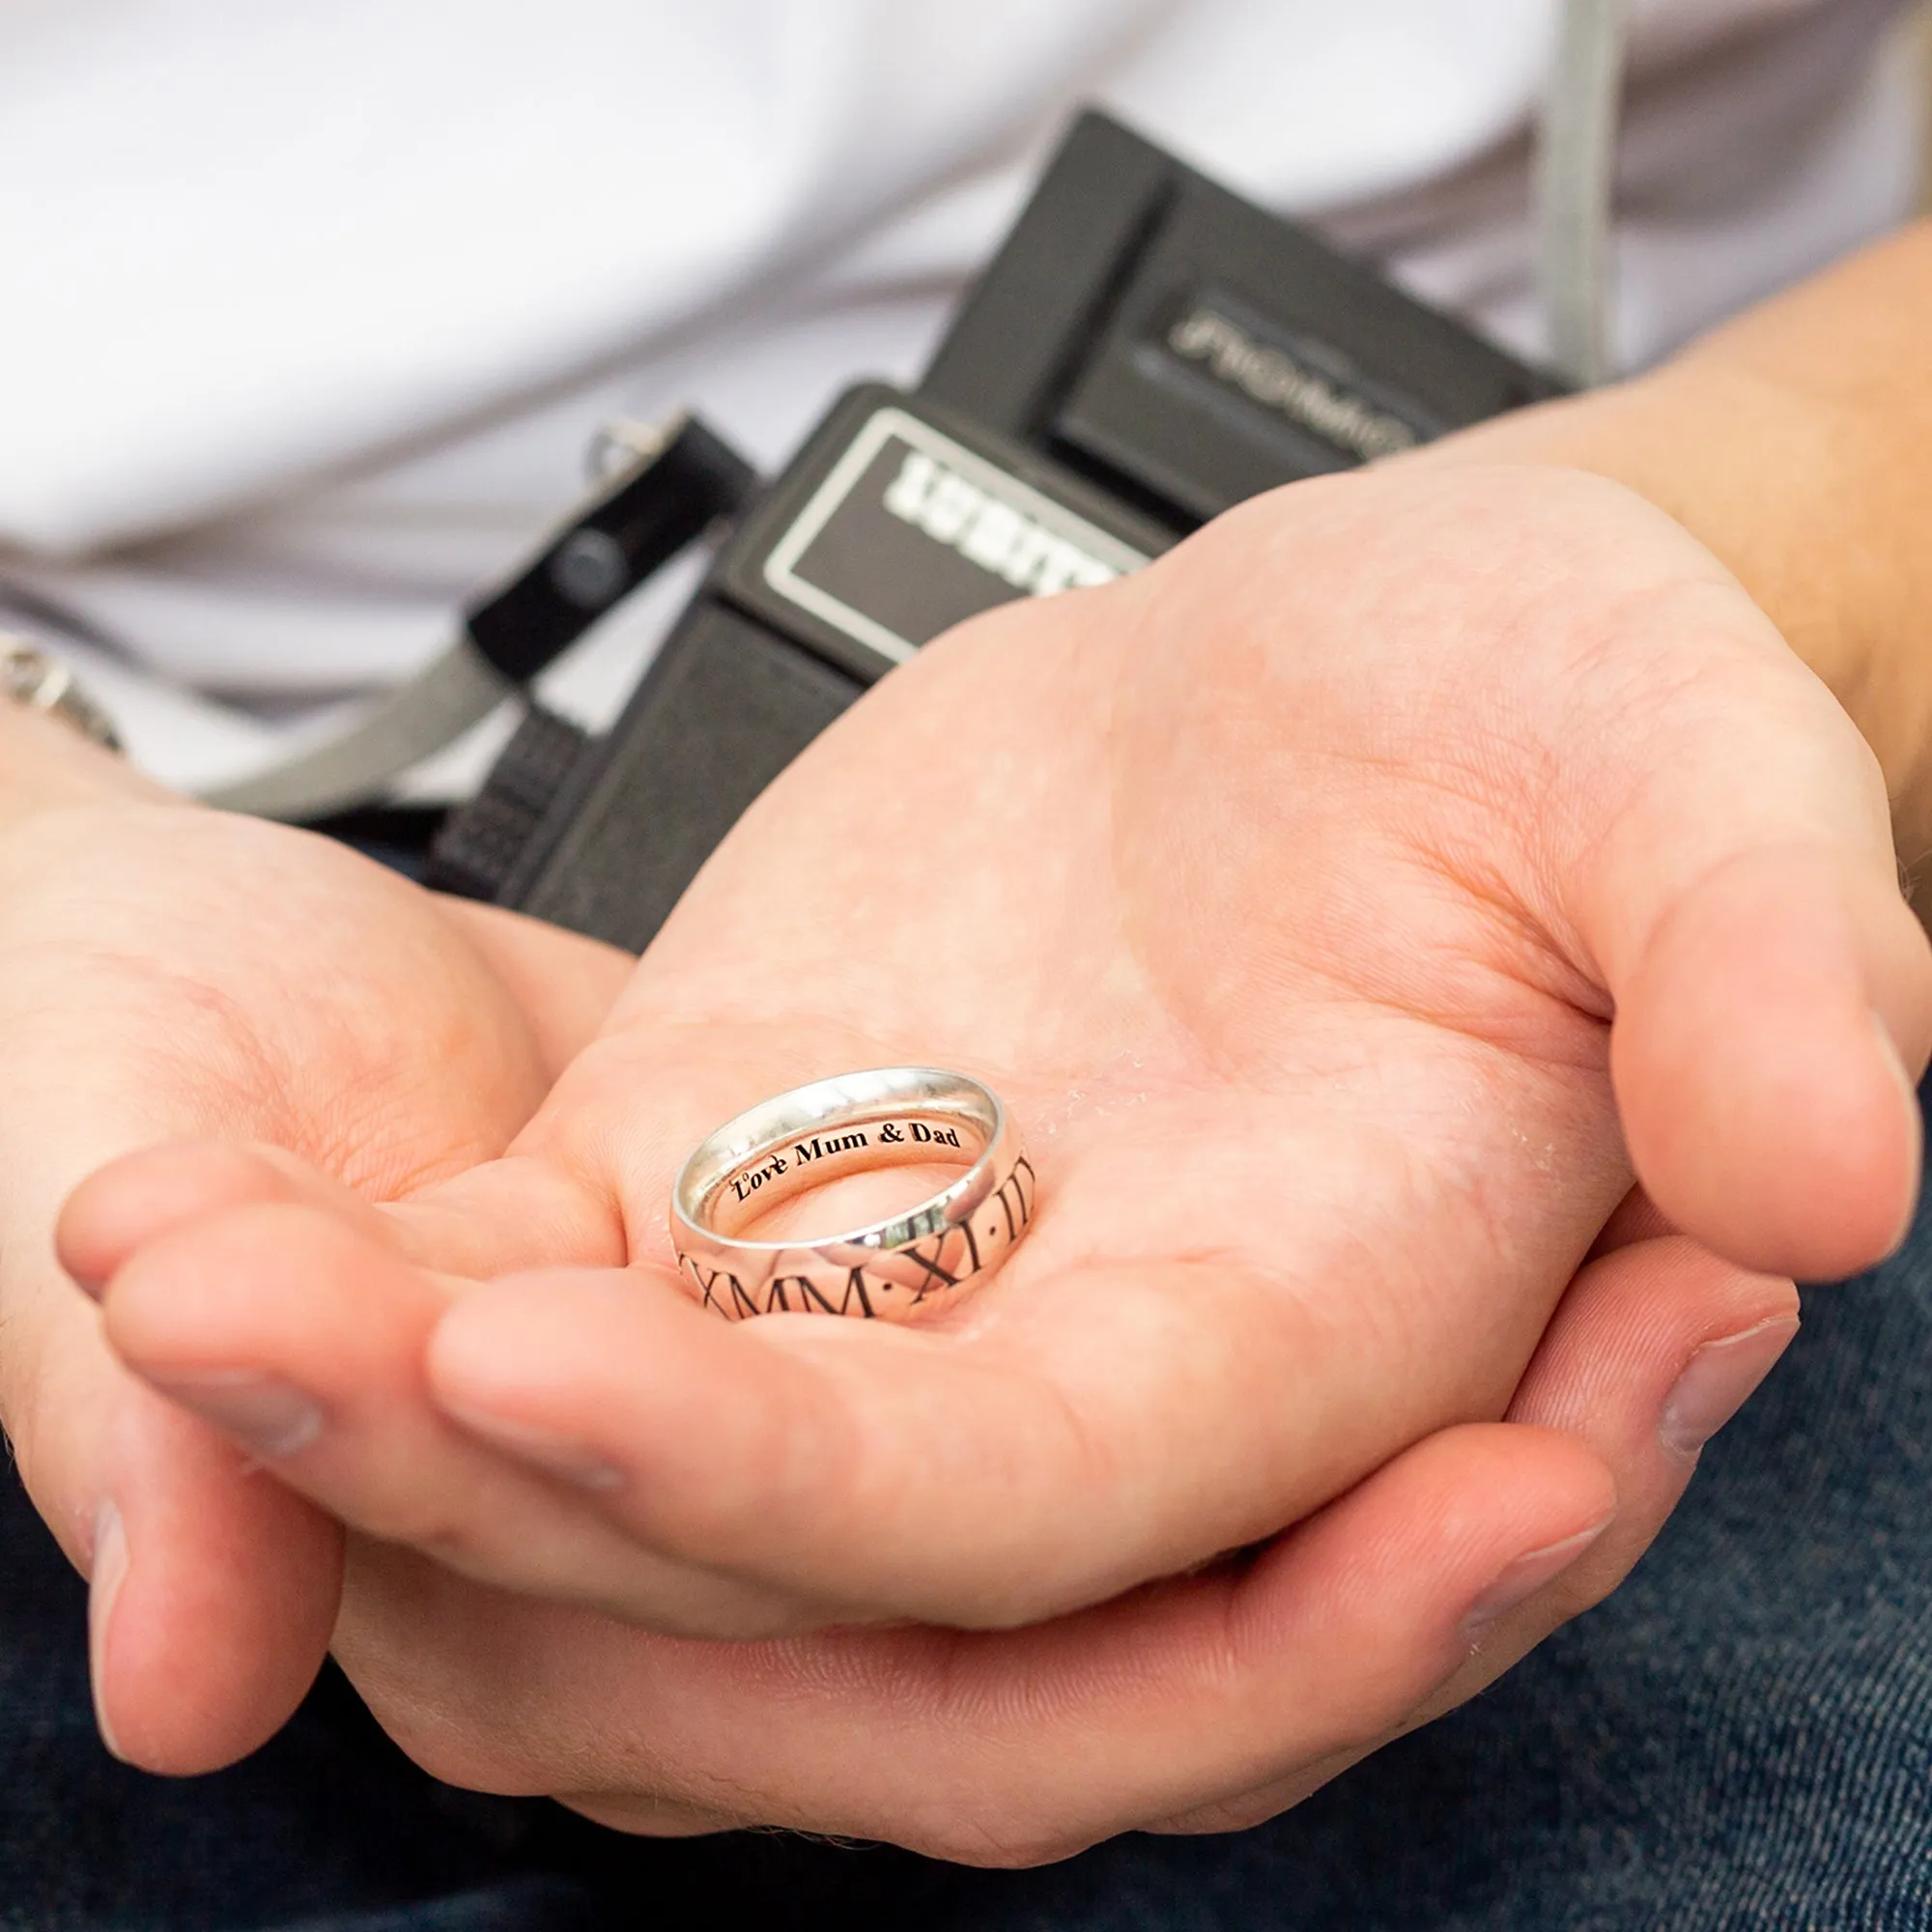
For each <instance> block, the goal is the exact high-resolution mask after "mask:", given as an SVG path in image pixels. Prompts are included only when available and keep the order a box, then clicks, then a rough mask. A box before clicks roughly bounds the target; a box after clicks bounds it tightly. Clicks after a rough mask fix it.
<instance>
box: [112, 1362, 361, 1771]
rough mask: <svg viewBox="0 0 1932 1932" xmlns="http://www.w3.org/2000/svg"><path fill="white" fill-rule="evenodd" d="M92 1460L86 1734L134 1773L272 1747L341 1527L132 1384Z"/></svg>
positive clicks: (331, 1581) (314, 1628) (191, 1767)
mask: <svg viewBox="0 0 1932 1932" xmlns="http://www.w3.org/2000/svg"><path fill="white" fill-rule="evenodd" d="M108 1454H109V1459H110V1460H109V1467H108V1472H107V1482H106V1493H107V1495H108V1496H109V1497H111V1498H112V1500H111V1501H109V1502H107V1503H106V1504H105V1505H104V1506H103V1507H102V1509H101V1510H100V1512H99V1515H98V1517H97V1519H96V1521H95V1524H94V1530H93V1548H92V1550H91V1553H90V1564H89V1568H90V1571H91V1575H92V1577H93V1589H92V1592H91V1595H90V1601H89V1612H88V1635H89V1657H90V1665H91V1673H92V1678H93V1684H94V1702H95V1711H96V1715H97V1718H98V1719H99V1726H100V1731H101V1736H102V1738H103V1739H104V1741H105V1742H106V1744H107V1745H108V1747H109V1748H110V1749H111V1750H113V1751H114V1752H115V1753H116V1754H117V1755H118V1756H120V1757H122V1758H125V1759H127V1760H128V1762H130V1763H133V1764H137V1765H139V1766H141V1767H142V1768H143V1769H145V1770H148V1771H155V1772H162V1773H167V1774H174V1775H187V1774H191V1773H197V1772H205V1771H211V1770H214V1769H217V1768H218V1767H219V1766H221V1765H223V1764H225V1763H229V1762H231V1761H233V1760H234V1759H236V1758H239V1757H242V1756H244V1755H246V1754H247V1753H248V1752H249V1751H251V1750H253V1749H255V1747H257V1746H259V1745H261V1744H264V1743H266V1742H267V1741H268V1739H269V1738H270V1737H272V1736H273V1735H274V1733H275V1732H276V1731H278V1730H279V1729H280V1728H281V1726H282V1724H283V1722H284V1721H285V1720H286V1719H288V1718H289V1716H290V1715H291V1714H292V1713H293V1712H294V1710H295V1708H296V1706H297V1705H298V1704H299V1703H300V1702H301V1700H302V1697H303V1696H304V1695H305V1694H306V1693H307V1690H308V1689H309V1686H310V1685H311V1684H312V1683H313V1682H314V1681H315V1675H316V1672H317V1671H318V1670H319V1669H320V1668H321V1665H322V1661H323V1658H324V1656H325V1655H326V1654H327V1649H328V1639H329V1634H330V1633H331V1631H332V1630H333V1629H334V1626H335V1614H336V1609H337V1606H338V1604H339V1601H340V1593H341V1574H342V1529H341V1525H340V1524H338V1523H336V1522H335V1521H333V1520H331V1519H330V1518H329V1517H327V1516H326V1515H325V1514H324V1513H323V1512H322V1511H320V1510H318V1509H316V1508H315V1507H314V1506H313V1505H312V1504H310V1503H308V1502H306V1501H304V1500H303V1499H302V1498H301V1497H300V1496H298V1495H295V1494H293V1493H292V1492H290V1491H288V1490H286V1489H285V1488H283V1486H282V1485H281V1484H280V1483H278V1482H276V1480H275V1479H274V1477H273V1476H272V1475H270V1473H268V1472H267V1471H266V1470H265V1469H263V1468H262V1466H261V1465H260V1463H257V1462H255V1461H254V1460H253V1459H251V1458H249V1457H247V1456H246V1455H244V1454H242V1453H241V1452H239V1451H237V1450H236V1449H235V1448H234V1447H232V1446H231V1445H230V1444H229V1443H227V1442H225V1441H223V1440H222V1439H221V1437H220V1436H219V1435H216V1434H215V1433H214V1432H213V1430H211V1429H209V1428H207V1427H205V1426H204V1425H203V1424H201V1423H199V1422H197V1421H196V1420H195V1419H194V1418H193V1417H191V1416H187V1415H184V1414H182V1413H181V1412H180V1411H179V1410H178V1409H176V1408H174V1407H173V1406H171V1405H169V1404H166V1403H164V1402H162V1401H160V1400H159V1399H158V1398H157V1397H156V1396H154V1395H152V1394H150V1393H149V1392H148V1391H147V1390H144V1389H140V1388H138V1387H134V1388H130V1389H129V1390H128V1392H127V1396H126V1398H125V1399H124V1400H122V1401H121V1402H119V1403H118V1404H117V1405H116V1407H115V1412H114V1415H113V1419H112V1424H111V1434H110V1435H109V1451H108Z"/></svg>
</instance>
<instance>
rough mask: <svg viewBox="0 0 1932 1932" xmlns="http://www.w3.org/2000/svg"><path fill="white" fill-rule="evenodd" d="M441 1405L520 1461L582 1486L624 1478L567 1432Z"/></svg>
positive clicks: (607, 1486) (601, 1487) (600, 1486)
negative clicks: (565, 1433) (555, 1432)
mask: <svg viewBox="0 0 1932 1932" xmlns="http://www.w3.org/2000/svg"><path fill="white" fill-rule="evenodd" d="M440 1407H441V1409H442V1412H443V1413H444V1414H445V1415H447V1416H448V1417H449V1419H450V1420H451V1421H452V1422H454V1423H455V1424H456V1425H457V1426H458V1427H459V1428H462V1429H467V1430H469V1433H470V1435H480V1436H482V1437H483V1439H484V1440H485V1441H486V1442H492V1443H495V1444H496V1446H497V1448H498V1449H502V1450H506V1451H507V1452H508V1453H509V1454H510V1455H512V1456H514V1457H516V1459H517V1460H518V1461H519V1462H520V1463H535V1464H536V1465H537V1467H538V1468H540V1469H542V1470H544V1471H546V1472H547V1473H548V1474H550V1475H553V1476H561V1477H562V1478H563V1480H564V1481H565V1482H566V1483H575V1484H576V1485H577V1487H578V1488H579V1489H581V1490H597V1491H605V1490H614V1489H615V1488H616V1487H617V1486H618V1484H620V1483H621V1482H622V1481H623V1480H624V1478H623V1476H622V1475H621V1473H620V1472H619V1471H617V1470H616V1469H613V1468H612V1467H611V1464H610V1463H607V1462H605V1461H604V1459H603V1458H602V1457H601V1456H599V1455H598V1454H597V1452H596V1451H595V1450H594V1449H591V1448H589V1447H587V1446H586V1445H585V1444H583V1443H582V1442H576V1441H573V1440H572V1439H571V1438H570V1437H569V1436H567V1435H556V1434H554V1432H553V1431H551V1430H548V1429H535V1428H532V1427H531V1426H530V1424H528V1423H527V1422H507V1421H505V1420H504V1419H503V1417H502V1416H500V1415H491V1414H488V1413H486V1412H485V1411H483V1410H481V1409H474V1408H463V1407H458V1406H454V1405H452V1404H449V1403H442V1404H440Z"/></svg>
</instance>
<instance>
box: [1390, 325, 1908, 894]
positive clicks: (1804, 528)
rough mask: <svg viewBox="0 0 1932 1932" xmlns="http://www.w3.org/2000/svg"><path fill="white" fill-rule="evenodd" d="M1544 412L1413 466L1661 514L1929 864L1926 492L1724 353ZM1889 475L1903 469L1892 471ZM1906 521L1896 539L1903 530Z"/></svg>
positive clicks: (1849, 416) (1690, 359)
mask: <svg viewBox="0 0 1932 1932" xmlns="http://www.w3.org/2000/svg"><path fill="white" fill-rule="evenodd" d="M1727 347H1728V345H1726V343H1725V341H1724V338H1722V337H1721V336H1720V337H1719V338H1717V340H1716V341H1715V342H1714V343H1712V344H1710V345H1706V346H1704V347H1700V348H1699V349H1697V350H1693V351H1692V352H1690V353H1689V354H1687V355H1685V356H1684V357H1683V358H1681V359H1680V360H1678V361H1676V362H1672V363H1669V364H1666V365H1665V366H1664V367H1662V368H1661V369H1659V370H1657V371H1655V372H1653V373H1651V374H1649V375H1646V376H1643V377H1640V378H1638V379H1635V380H1634V381H1632V382H1629V383H1625V384H1619V385H1617V386H1615V387H1612V388H1607V389H1603V390H1599V391H1596V392H1594V393H1592V394H1590V395H1586V396H1578V397H1574V398H1570V399H1566V400H1564V401H1562V402H1558V403H1553V404H1547V405H1544V406H1542V407H1540V408H1537V409H1533V410H1525V411H1522V412H1520V413H1519V414H1517V415H1514V416H1510V417H1505V418H1503V419H1501V420H1499V421H1497V422H1494V423H1492V424H1485V425H1482V426H1480V427H1479V428H1477V429H1475V430H1471V431H1467V432H1464V433H1463V434H1462V435H1459V436H1456V437H1451V438H1448V439H1445V440H1443V441H1442V442H1440V443H1438V444H1435V445H1432V447H1431V449H1430V450H1428V451H1427V452H1421V453H1419V460H1431V461H1437V462H1441V463H1444V464H1451V463H1465V462H1485V463H1495V462H1504V463H1531V464H1548V465H1550V466H1552V467H1556V468H1562V469H1582V470H1587V471H1589V472H1591V473H1593V474H1596V475H1601V476H1605V477H1608V478H1609V479H1611V480H1612V481H1614V482H1619V483H1622V484H1624V485H1625V486H1626V487H1628V488H1630V489H1632V490H1634V491H1635V492H1636V493H1637V494H1638V495H1639V496H1642V497H1646V498H1647V499H1648V500H1649V501H1651V502H1653V503H1655V504H1656V505H1657V506H1658V507H1659V508H1660V509H1662V510H1663V511H1665V512H1666V513H1667V514H1668V515H1670V516H1671V517H1673V518H1674V519H1675V520H1676V521H1677V522H1678V523H1680V524H1682V525H1683V526H1684V527H1685V528H1686V529H1688V530H1689V531H1690V534H1691V535H1692V536H1694V537H1696V538H1697V539H1698V540H1699V541H1700V542H1701V543H1702V544H1703V545H1704V546H1705V548H1706V549H1708V550H1709V551H1711V552H1712V553H1713V554H1715V555H1716V556H1717V557H1718V558H1719V561H1720V562H1722V563H1723V564H1724V565H1725V566H1726V568H1728V569H1729V570H1730V571H1731V573H1732V574H1733V575H1734V576H1735V577H1736V578H1737V579H1738V580H1739V582H1741V583H1743V585H1744V587H1745V588H1746V590H1747V591H1748V592H1749V593H1750V595H1751V597H1752V599H1753V601H1754V602H1755V603H1756V604H1757V605H1758V607H1759V608H1760V609H1761V610H1763V611H1765V612H1766V614H1767V615H1768V616H1770V618H1771V619H1772V621H1773V622H1774V623H1775V624H1776V626H1777V628H1778V630H1779V632H1780V633H1781V634H1782V636H1783V637H1784V639H1785V640H1786V641H1787V642H1788V643H1789V644H1790V646H1791V648H1792V650H1793V651H1794V652H1795V653H1796V655H1797V656H1798V657H1800V658H1801V659H1803V660H1804V663H1805V664H1807V665H1808V666H1809V667H1810V668H1812V669H1813V670H1814V671H1815V672H1817V674H1818V676H1819V677H1820V678H1821V679H1822V680H1823V681H1824V683H1825V684H1826V685H1828V686H1829V687H1830V689H1831V691H1832V693H1833V696H1835V697H1836V698H1837V699H1838V701H1839V703H1840V704H1841V705H1843V706H1844V708H1845V710H1846V712H1847V713H1848V714H1849V715H1850V717H1851V719H1852V721H1853V723H1854V724H1856V725H1858V727H1859V729H1860V731H1861V733H1862V734H1863V736H1864V738H1865V740H1866V742H1867V743H1868V744H1869V745H1870V746H1871V748H1872V751H1873V753H1875V754H1876V756H1877V758H1878V760H1879V763H1880V766H1881V768H1882V769H1883V771H1884V773H1885V778H1886V784H1887V788H1888V791H1889V795H1890V797H1891V800H1892V807H1893V813H1892V815H1893V832H1894V837H1895V838H1896V841H1897V845H1898V852H1899V857H1900V859H1901V860H1902V861H1903V862H1904V863H1905V864H1906V865H1907V866H1908V867H1911V866H1915V865H1918V863H1919V862H1921V861H1922V860H1923V859H1924V858H1925V857H1926V855H1927V854H1932V654H1928V653H1926V652H1925V651H1924V650H1923V649H1922V648H1920V642H1921V640H1920V638H1919V632H1920V631H1921V630H1922V622H1921V613H1922V612H1923V611H1927V610H1932V560H1928V562H1927V563H1925V564H1920V563H1918V562H1917V561H1916V559H1917V555H1918V551H1919V550H1920V548H1921V546H1920V544H1919V541H1918V536H1917V533H1916V531H1915V529H1914V528H1912V527H1910V526H1906V525H1905V524H1903V523H1902V522H1901V521H1900V518H1899V511H1900V508H1901V506H1903V505H1905V504H1908V503H1910V502H1911V498H1912V496H1913V495H1914V494H1916V493H1909V492H1901V491H1899V490H1898V489H1897V488H1896V485H1895V481H1894V477H1893V475H1889V474H1880V475H1878V476H1876V477H1874V475H1873V474H1872V473H1871V470H1872V452H1871V450H1870V447H1869V444H1870V440H1871V437H1870V429H1869V424H1868V422H1867V420H1866V419H1865V417H1864V416H1863V415H1862V414H1861V412H1856V411H1853V410H1849V409H1847V408H1846V407H1845V406H1844V405H1843V404H1842V403H1840V402H1838V401H1837V400H1835V399H1833V398H1830V397H1826V396H1820V395H1818V394H1815V393H1807V392H1804V391H1803V390H1800V389H1797V388H1795V387H1794V386H1792V385H1791V384H1787V383H1784V382H1782V381H1780V380H1778V377H1777V374H1776V372H1775V371H1773V370H1767V369H1765V368H1762V367H1757V366H1753V364H1752V362H1751V361H1750V359H1748V358H1746V357H1739V356H1735V355H1729V354H1726V353H1724V352H1725V350H1726V349H1727ZM1894 468H1895V466H1894ZM1894 523H1897V524H1898V525H1899V526H1897V527H1893V525H1894Z"/></svg>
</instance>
